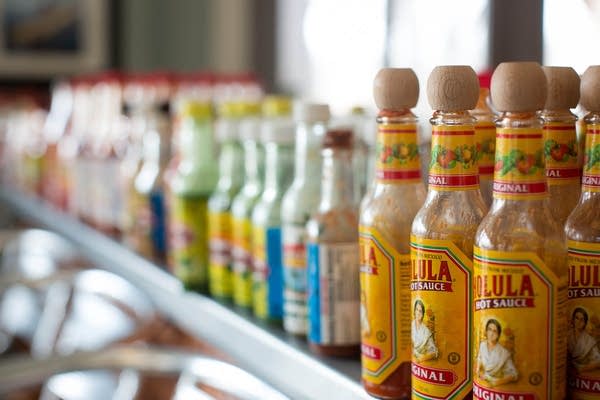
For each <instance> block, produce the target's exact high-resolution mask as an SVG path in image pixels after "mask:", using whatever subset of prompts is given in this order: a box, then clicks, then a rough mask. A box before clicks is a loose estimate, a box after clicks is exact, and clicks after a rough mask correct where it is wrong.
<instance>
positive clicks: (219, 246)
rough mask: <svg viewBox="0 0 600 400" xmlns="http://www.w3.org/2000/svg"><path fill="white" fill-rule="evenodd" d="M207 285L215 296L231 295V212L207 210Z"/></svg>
mask: <svg viewBox="0 0 600 400" xmlns="http://www.w3.org/2000/svg"><path fill="white" fill-rule="evenodd" d="M208 227H209V228H208V235H209V248H210V265H209V269H208V285H209V289H210V293H211V294H212V295H213V296H217V297H231V285H232V283H231V245H232V238H231V213H229V212H211V211H209V212H208Z"/></svg>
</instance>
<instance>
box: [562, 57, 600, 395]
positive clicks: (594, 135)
mask: <svg viewBox="0 0 600 400" xmlns="http://www.w3.org/2000/svg"><path fill="white" fill-rule="evenodd" d="M581 104H582V105H583V107H585V109H586V110H589V113H588V114H587V115H586V116H585V118H584V121H585V126H586V128H587V133H586V142H585V153H584V165H583V181H582V183H583V184H582V186H581V189H582V192H581V198H580V199H579V203H578V204H577V206H576V207H575V209H574V210H573V212H572V213H571V215H570V216H569V219H568V220H567V224H566V227H565V232H566V234H567V244H568V250H569V264H568V265H569V300H568V303H567V321H568V322H569V326H568V330H567V332H568V333H567V350H568V358H567V359H568V364H567V371H568V386H567V390H568V394H569V396H570V398H571V399H575V400H583V399H585V400H587V399H600V351H599V348H598V339H597V338H598V331H599V329H600V321H599V318H600V272H599V271H600V66H592V67H589V68H588V69H587V70H586V71H585V73H584V74H583V76H582V79H581Z"/></svg>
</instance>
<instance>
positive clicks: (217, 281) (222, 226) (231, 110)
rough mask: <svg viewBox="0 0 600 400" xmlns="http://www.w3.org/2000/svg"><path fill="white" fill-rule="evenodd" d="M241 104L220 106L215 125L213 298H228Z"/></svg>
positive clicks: (239, 179) (241, 163)
mask: <svg viewBox="0 0 600 400" xmlns="http://www.w3.org/2000/svg"><path fill="white" fill-rule="evenodd" d="M242 108H243V105H242V104H240V103H233V102H227V103H224V104H222V106H221V107H220V109H219V114H220V116H219V117H220V118H219V119H218V120H217V124H216V126H215V130H216V135H217V140H218V141H219V143H220V144H221V153H220V155H219V171H220V174H219V181H218V183H217V189H216V190H215V191H214V193H213V194H212V195H211V196H210V198H209V199H208V242H209V249H210V263H209V268H208V287H209V291H210V294H211V295H213V296H214V297H216V298H220V299H229V298H231V293H232V291H231V270H232V269H231V248H232V227H231V204H232V202H233V198H234V197H235V196H236V195H237V194H238V192H239V191H240V189H241V188H242V185H243V183H244V180H243V179H244V175H243V174H241V173H240V172H241V171H242V170H243V168H244V154H243V150H242V144H241V142H240V133H239V127H240V117H241V114H242Z"/></svg>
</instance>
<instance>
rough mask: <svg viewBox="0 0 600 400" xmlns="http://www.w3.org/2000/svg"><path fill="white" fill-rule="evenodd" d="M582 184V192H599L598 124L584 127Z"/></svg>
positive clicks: (599, 128) (599, 136) (599, 138)
mask: <svg viewBox="0 0 600 400" xmlns="http://www.w3.org/2000/svg"><path fill="white" fill-rule="evenodd" d="M582 183H583V186H582V189H583V190H586V191H588V192H600V124H593V125H588V126H587V127H586V133H585V153H584V156H583V179H582Z"/></svg>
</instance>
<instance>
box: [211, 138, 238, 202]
mask: <svg viewBox="0 0 600 400" xmlns="http://www.w3.org/2000/svg"><path fill="white" fill-rule="evenodd" d="M242 157H243V156H242V148H241V146H240V143H239V142H238V141H237V140H234V139H230V140H227V141H225V142H223V144H222V146H221V155H220V156H219V171H220V172H219V182H218V184H217V187H218V189H219V190H221V191H226V190H229V189H231V188H234V187H240V186H241V185H242V179H243V175H242V174H240V169H241V168H242V167H243V163H242Z"/></svg>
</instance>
